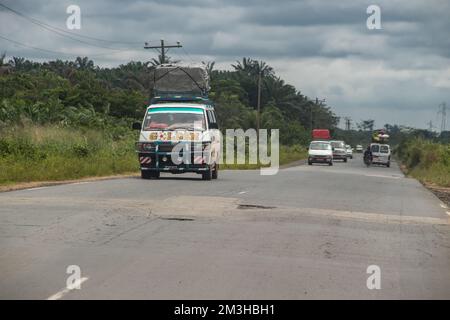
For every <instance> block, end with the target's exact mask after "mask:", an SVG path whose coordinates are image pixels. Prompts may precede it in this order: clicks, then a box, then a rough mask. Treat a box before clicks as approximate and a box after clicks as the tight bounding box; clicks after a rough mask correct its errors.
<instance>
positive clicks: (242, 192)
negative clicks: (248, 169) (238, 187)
mask: <svg viewBox="0 0 450 320" xmlns="http://www.w3.org/2000/svg"><path fill="white" fill-rule="evenodd" d="M244 193H247V191H241V192H239V194H244Z"/></svg>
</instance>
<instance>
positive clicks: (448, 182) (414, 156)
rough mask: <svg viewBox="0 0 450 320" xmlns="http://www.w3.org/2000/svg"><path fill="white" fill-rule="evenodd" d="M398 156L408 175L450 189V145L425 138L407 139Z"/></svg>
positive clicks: (397, 153)
mask: <svg viewBox="0 0 450 320" xmlns="http://www.w3.org/2000/svg"><path fill="white" fill-rule="evenodd" d="M396 155H397V156H398V158H400V160H401V161H402V162H403V164H404V165H405V167H406V169H407V171H408V174H410V175H411V176H413V177H415V178H417V179H419V180H421V181H423V182H426V183H433V184H436V185H440V186H445V187H450V145H449V144H443V143H437V142H432V141H431V140H426V139H423V138H412V139H405V140H404V141H402V142H401V143H400V144H399V145H398V147H397V149H396Z"/></svg>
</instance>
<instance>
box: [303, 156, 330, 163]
mask: <svg viewBox="0 0 450 320" xmlns="http://www.w3.org/2000/svg"><path fill="white" fill-rule="evenodd" d="M308 161H309V162H330V161H333V158H332V157H326V156H309V157H308Z"/></svg>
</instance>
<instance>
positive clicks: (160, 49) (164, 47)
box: [144, 39, 183, 63]
mask: <svg viewBox="0 0 450 320" xmlns="http://www.w3.org/2000/svg"><path fill="white" fill-rule="evenodd" d="M182 47H183V46H182V45H181V44H180V42H179V41H177V44H174V45H166V44H164V40H163V39H161V45H159V46H149V45H148V43H147V42H146V43H145V45H144V49H156V50H158V52H159V53H160V54H161V60H162V61H161V62H162V63H165V62H166V53H167V52H168V51H169V49H170V48H182Z"/></svg>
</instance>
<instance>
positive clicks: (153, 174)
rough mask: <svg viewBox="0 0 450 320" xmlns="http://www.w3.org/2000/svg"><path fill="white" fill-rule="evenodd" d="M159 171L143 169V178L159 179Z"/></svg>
mask: <svg viewBox="0 0 450 320" xmlns="http://www.w3.org/2000/svg"><path fill="white" fill-rule="evenodd" d="M159 176H160V174H159V171H150V170H141V178H142V179H159Z"/></svg>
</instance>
